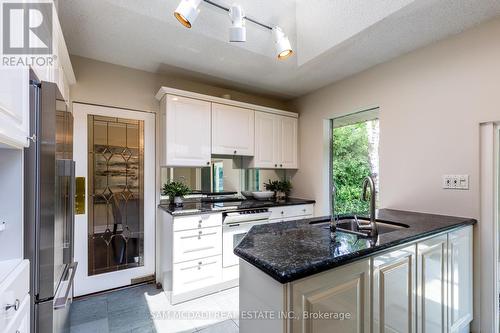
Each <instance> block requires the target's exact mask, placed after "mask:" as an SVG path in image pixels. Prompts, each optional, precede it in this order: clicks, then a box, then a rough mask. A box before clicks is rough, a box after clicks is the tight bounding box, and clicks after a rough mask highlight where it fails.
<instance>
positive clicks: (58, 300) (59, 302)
mask: <svg viewBox="0 0 500 333" xmlns="http://www.w3.org/2000/svg"><path fill="white" fill-rule="evenodd" d="M77 266H78V263H77V262H73V263H71V264H70V265H69V266H68V273H67V274H66V276H67V279H66V280H62V281H61V283H59V288H57V292H56V296H55V297H54V310H58V309H64V308H65V307H66V306H67V305H68V301H69V300H70V299H71V298H72V295H70V294H71V291H72V290H73V280H74V279H75V273H76V268H77Z"/></svg>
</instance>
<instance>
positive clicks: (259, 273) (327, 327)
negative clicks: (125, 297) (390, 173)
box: [234, 209, 476, 333]
mask: <svg viewBox="0 0 500 333" xmlns="http://www.w3.org/2000/svg"><path fill="white" fill-rule="evenodd" d="M328 220H329V218H328V217H325V218H313V219H303V220H298V221H290V222H285V223H278V224H268V225H258V226H255V227H253V228H252V229H251V230H250V231H249V232H248V234H247V235H246V236H245V237H244V238H243V240H242V241H241V242H240V243H239V244H238V246H237V247H236V248H235V250H234V253H235V254H236V255H237V256H239V257H240V258H241V259H240V313H241V315H240V332H241V333H247V332H294V333H295V332H304V333H305V332H311V333H317V332H372V331H373V332H416V331H417V327H418V331H419V332H424V331H425V332H465V331H467V329H468V327H469V324H470V322H471V320H472V251H473V248H472V225H473V224H475V223H476V221H475V220H474V219H469V218H459V217H450V216H441V215H431V214H422V213H414V212H405V211H397V210H388V209H382V210H379V211H378V212H377V220H378V221H379V222H386V224H383V223H380V225H381V226H382V228H380V231H381V232H380V233H379V235H378V237H376V238H369V237H362V236H359V235H355V234H352V233H346V232H337V235H336V239H335V241H332V239H331V237H330V230H329V228H328Z"/></svg>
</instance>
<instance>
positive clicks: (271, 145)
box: [252, 112, 281, 169]
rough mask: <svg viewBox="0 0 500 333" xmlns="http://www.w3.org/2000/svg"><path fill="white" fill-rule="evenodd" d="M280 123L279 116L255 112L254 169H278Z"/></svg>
mask: <svg viewBox="0 0 500 333" xmlns="http://www.w3.org/2000/svg"><path fill="white" fill-rule="evenodd" d="M279 132H280V121H279V118H278V116H276V115H273V114H270V113H265V112H255V157H254V159H253V162H252V167H255V168H263V169H274V168H278V157H279V149H280V141H281V140H280V139H281V138H280V133H279Z"/></svg>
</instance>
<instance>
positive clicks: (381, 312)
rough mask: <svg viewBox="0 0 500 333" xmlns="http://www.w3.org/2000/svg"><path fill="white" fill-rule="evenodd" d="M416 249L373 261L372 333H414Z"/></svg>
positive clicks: (408, 247)
mask: <svg viewBox="0 0 500 333" xmlns="http://www.w3.org/2000/svg"><path fill="white" fill-rule="evenodd" d="M415 253H416V246H415V245H411V246H407V247H403V248H401V249H397V250H394V251H391V252H386V253H384V254H381V255H379V256H377V257H375V258H373V298H372V299H373V332H374V333H383V332H387V333H396V332H398V333H410V332H415V330H416V318H415V314H416V311H415V309H416V308H415V305H416V303H415V296H416V295H415V292H414V291H415V269H416V260H415V259H416V256H415Z"/></svg>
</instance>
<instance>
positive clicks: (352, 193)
mask: <svg viewBox="0 0 500 333" xmlns="http://www.w3.org/2000/svg"><path fill="white" fill-rule="evenodd" d="M378 111H379V109H378V108H377V109H371V110H367V111H363V112H358V113H355V114H351V115H348V116H344V117H339V118H335V119H333V120H332V137H331V172H332V182H333V184H334V185H335V187H336V192H337V194H336V197H335V214H353V213H358V214H365V213H367V212H368V210H369V203H368V202H365V201H362V200H361V194H362V183H363V180H364V178H365V177H366V176H371V177H372V178H373V180H374V182H375V187H376V195H377V202H378V194H379V156H378V148H379V132H380V131H379V120H378ZM332 200H333V198H332Z"/></svg>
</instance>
